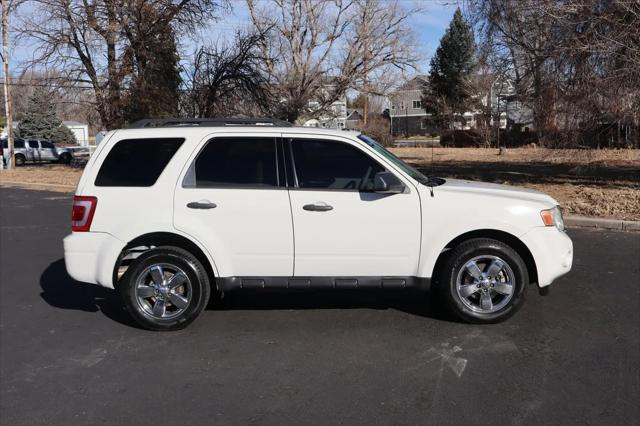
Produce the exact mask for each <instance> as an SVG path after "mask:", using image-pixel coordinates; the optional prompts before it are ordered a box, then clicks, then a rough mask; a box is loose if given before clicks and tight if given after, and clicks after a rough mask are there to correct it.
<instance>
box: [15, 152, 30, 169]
mask: <svg viewBox="0 0 640 426" xmlns="http://www.w3.org/2000/svg"><path fill="white" fill-rule="evenodd" d="M15 158H16V166H24V163H26V162H27V159H26V158H24V155H22V154H16V156H15Z"/></svg>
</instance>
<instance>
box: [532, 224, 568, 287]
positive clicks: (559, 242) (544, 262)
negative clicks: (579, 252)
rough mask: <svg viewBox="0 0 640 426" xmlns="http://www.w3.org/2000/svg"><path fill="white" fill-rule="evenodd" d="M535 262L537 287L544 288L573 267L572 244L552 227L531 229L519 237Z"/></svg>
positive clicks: (566, 236)
mask: <svg viewBox="0 0 640 426" xmlns="http://www.w3.org/2000/svg"><path fill="white" fill-rule="evenodd" d="M520 239H521V240H522V242H523V243H524V244H525V245H526V246H527V247H528V248H529V250H530V251H531V254H532V255H533V259H534V260H535V262H536V268H537V272H538V285H539V286H540V287H546V286H548V285H550V284H551V283H552V282H553V281H554V280H555V279H557V278H559V277H561V276H563V275H565V274H566V273H568V272H569V271H570V270H571V266H572V265H573V242H572V241H571V238H569V236H568V235H567V234H566V233H565V232H562V231H559V230H558V229H557V228H556V227H554V226H541V227H536V228H533V229H532V230H531V231H529V232H527V233H526V234H524V235H523V236H521V237H520Z"/></svg>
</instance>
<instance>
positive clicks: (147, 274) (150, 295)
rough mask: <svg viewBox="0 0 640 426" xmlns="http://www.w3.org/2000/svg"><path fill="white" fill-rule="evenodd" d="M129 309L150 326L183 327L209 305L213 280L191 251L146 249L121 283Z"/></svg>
mask: <svg viewBox="0 0 640 426" xmlns="http://www.w3.org/2000/svg"><path fill="white" fill-rule="evenodd" d="M118 288H119V290H120V292H121V294H122V297H123V300H124V304H125V306H126V307H127V310H128V311H129V312H130V313H131V315H132V317H133V318H134V319H135V320H136V322H137V323H138V324H140V325H141V326H142V327H144V328H146V329H149V330H159V331H161V330H167V331H168V330H179V329H181V328H184V327H186V326H187V325H189V324H190V323H191V322H193V321H194V320H195V319H196V317H197V316H198V315H199V314H200V312H202V310H203V309H204V308H205V307H206V306H207V303H208V301H209V295H210V284H209V278H208V276H207V273H206V270H205V268H204V267H203V266H202V264H201V263H200V261H199V260H198V259H197V258H196V257H195V256H193V255H192V254H191V253H189V252H188V251H186V250H184V249H181V248H179V247H171V246H163V247H157V248H154V249H152V250H149V251H146V252H145V253H143V254H142V255H140V257H138V258H137V259H136V260H135V262H134V263H133V264H132V265H131V266H129V268H128V269H127V272H126V273H125V275H124V276H123V277H122V280H121V281H120V283H119V287H118Z"/></svg>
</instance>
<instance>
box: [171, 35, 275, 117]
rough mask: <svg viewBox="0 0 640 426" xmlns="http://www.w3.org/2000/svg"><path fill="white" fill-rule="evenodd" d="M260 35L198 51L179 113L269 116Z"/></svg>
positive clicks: (189, 114)
mask: <svg viewBox="0 0 640 426" xmlns="http://www.w3.org/2000/svg"><path fill="white" fill-rule="evenodd" d="M263 37H264V35H263V34H258V33H254V34H248V35H245V34H241V33H238V34H236V37H235V40H234V42H233V44H231V45H230V46H214V47H210V48H200V49H198V51H197V52H196V53H195V55H194V60H193V63H192V64H191V65H190V67H189V69H188V70H187V75H188V76H187V80H186V91H185V93H184V96H183V105H182V110H183V113H185V114H186V115H188V116H194V117H215V116H237V115H244V116H252V115H263V114H266V113H268V110H269V107H270V105H269V102H270V96H269V91H268V80H267V77H266V76H265V74H264V73H263V72H262V68H261V65H262V63H263V62H264V58H262V56H261V53H260V50H259V49H258V48H257V47H258V45H259V43H260V41H261V40H262V38H263Z"/></svg>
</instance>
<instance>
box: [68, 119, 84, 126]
mask: <svg viewBox="0 0 640 426" xmlns="http://www.w3.org/2000/svg"><path fill="white" fill-rule="evenodd" d="M62 124H64V125H65V126H87V124H84V123H81V122H79V121H73V120H70V121H63V122H62Z"/></svg>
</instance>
